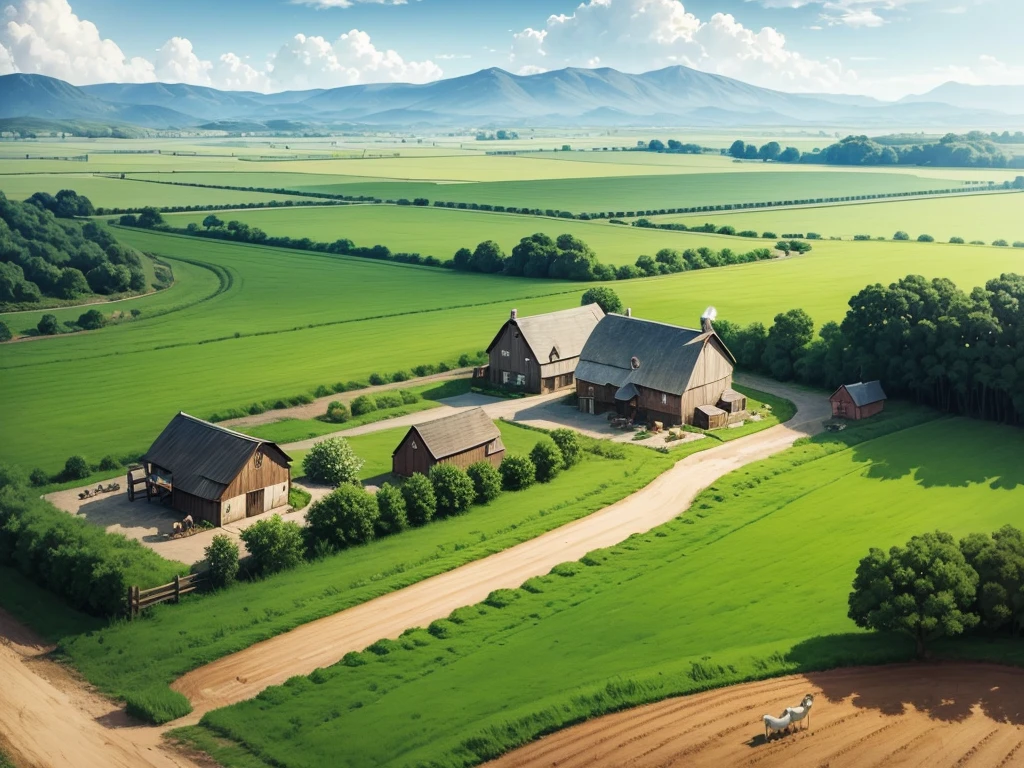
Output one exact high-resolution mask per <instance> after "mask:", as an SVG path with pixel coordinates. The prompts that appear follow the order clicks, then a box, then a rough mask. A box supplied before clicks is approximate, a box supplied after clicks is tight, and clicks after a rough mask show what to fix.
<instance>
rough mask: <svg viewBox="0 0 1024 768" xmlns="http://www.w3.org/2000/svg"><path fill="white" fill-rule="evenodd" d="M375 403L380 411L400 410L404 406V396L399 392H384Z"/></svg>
mask: <svg viewBox="0 0 1024 768" xmlns="http://www.w3.org/2000/svg"><path fill="white" fill-rule="evenodd" d="M374 402H375V403H376V405H377V408H379V409H380V410H384V409H386V408H400V407H401V406H402V396H401V395H400V394H399V393H398V392H382V393H381V394H379V395H377V397H376V398H375V399H374Z"/></svg>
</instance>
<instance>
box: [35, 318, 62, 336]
mask: <svg viewBox="0 0 1024 768" xmlns="http://www.w3.org/2000/svg"><path fill="white" fill-rule="evenodd" d="M36 330H37V331H39V333H40V334H41V335H43V336H53V335H54V334H55V333H58V332H59V331H60V325H58V324H57V316H56V315H50V314H46V315H43V316H42V318H41V319H40V320H39V324H38V325H37V326H36Z"/></svg>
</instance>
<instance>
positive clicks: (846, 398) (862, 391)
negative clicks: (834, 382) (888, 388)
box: [829, 381, 886, 421]
mask: <svg viewBox="0 0 1024 768" xmlns="http://www.w3.org/2000/svg"><path fill="white" fill-rule="evenodd" d="M885 400H886V397H885V390H883V389H882V382H880V381H867V382H865V381H860V382H857V383H856V384H843V386H841V387H840V388H839V389H837V390H836V391H835V392H833V393H832V395H831V396H830V397H829V401H830V402H831V403H832V416H833V417H834V418H837V419H853V420H854V421H858V420H860V419H866V418H868V417H869V416H874V415H875V414H876V413H881V412H882V409H883V408H885Z"/></svg>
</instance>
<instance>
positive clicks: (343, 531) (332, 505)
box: [306, 484, 380, 549]
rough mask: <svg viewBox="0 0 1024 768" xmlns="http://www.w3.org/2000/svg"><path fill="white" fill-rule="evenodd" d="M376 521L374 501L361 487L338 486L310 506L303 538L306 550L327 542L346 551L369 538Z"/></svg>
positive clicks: (376, 510) (377, 517) (377, 513)
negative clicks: (306, 543)
mask: <svg viewBox="0 0 1024 768" xmlns="http://www.w3.org/2000/svg"><path fill="white" fill-rule="evenodd" d="M379 518H380V510H379V509H378V507H377V499H376V498H375V497H374V496H373V495H372V494H370V493H367V492H366V491H365V490H364V489H363V488H362V486H358V485H351V484H350V485H342V486H340V487H338V488H337V489H335V490H334V491H331V493H329V494H327V495H326V496H324V497H323V498H322V499H319V500H318V501H316V502H314V504H313V506H312V507H310V508H309V511H307V512H306V538H307V541H308V542H309V544H310V545H311V547H310V548H313V546H314V545H316V544H319V543H320V542H327V543H328V544H329V545H330V546H331V547H332V548H333V549H347V548H348V547H354V546H356V545H358V544H365V543H366V542H368V541H369V540H370V539H372V538H373V536H374V533H375V531H376V529H377V526H378V522H379Z"/></svg>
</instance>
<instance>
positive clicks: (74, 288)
mask: <svg viewBox="0 0 1024 768" xmlns="http://www.w3.org/2000/svg"><path fill="white" fill-rule="evenodd" d="M57 293H58V294H59V295H60V298H62V299H74V298H77V297H79V296H84V295H85V294H87V293H89V283H88V281H87V280H86V279H85V275H83V274H82V271H81V270H80V269H75V268H74V267H68V268H67V269H65V270H64V271H63V272H61V275H60V281H59V282H58V283H57Z"/></svg>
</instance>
